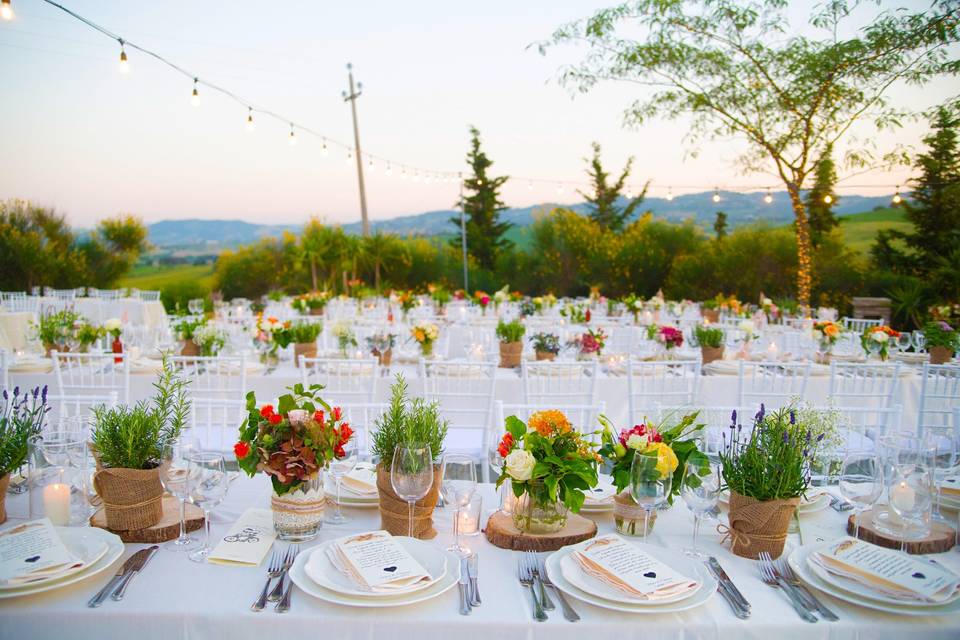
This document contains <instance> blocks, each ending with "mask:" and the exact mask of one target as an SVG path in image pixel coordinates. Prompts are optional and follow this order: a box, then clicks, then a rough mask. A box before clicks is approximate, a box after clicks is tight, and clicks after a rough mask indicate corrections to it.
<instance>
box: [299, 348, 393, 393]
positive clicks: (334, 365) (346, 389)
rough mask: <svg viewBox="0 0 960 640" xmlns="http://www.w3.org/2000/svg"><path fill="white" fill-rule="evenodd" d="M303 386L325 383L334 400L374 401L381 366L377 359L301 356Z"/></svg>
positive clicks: (326, 390)
mask: <svg viewBox="0 0 960 640" xmlns="http://www.w3.org/2000/svg"><path fill="white" fill-rule="evenodd" d="M300 375H301V379H302V381H303V386H305V387H309V386H310V385H311V384H322V385H323V386H324V390H323V393H324V396H325V397H329V398H330V401H331V402H335V403H337V404H344V403H347V402H360V403H363V402H373V401H374V400H375V399H376V397H377V384H378V381H379V380H380V365H379V364H377V359H376V358H350V359H344V358H300Z"/></svg>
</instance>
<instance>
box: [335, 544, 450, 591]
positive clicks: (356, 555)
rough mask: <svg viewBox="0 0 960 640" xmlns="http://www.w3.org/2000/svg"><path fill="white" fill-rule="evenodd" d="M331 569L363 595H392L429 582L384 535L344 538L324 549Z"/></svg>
mask: <svg viewBox="0 0 960 640" xmlns="http://www.w3.org/2000/svg"><path fill="white" fill-rule="evenodd" d="M327 556H328V557H329V558H330V561H331V563H333V566H335V567H337V569H339V570H340V571H342V572H343V573H345V574H346V575H347V576H348V577H350V578H351V579H352V580H353V581H354V582H355V583H356V584H357V585H359V587H360V588H361V589H363V590H365V591H382V592H396V591H402V590H407V589H409V588H411V587H414V586H417V585H418V584H419V583H421V582H430V581H431V580H432V578H431V577H430V574H429V573H427V571H426V569H424V568H423V567H422V566H421V565H420V563H419V562H417V560H416V559H415V558H414V557H413V556H412V555H410V553H409V552H408V551H407V550H406V549H405V548H404V547H403V545H401V544H400V543H399V542H398V541H397V539H396V538H394V537H393V536H391V535H390V534H389V533H388V532H387V531H373V532H371V533H363V534H359V535H353V536H347V537H345V538H341V539H339V540H336V541H334V542H333V543H332V544H331V545H330V546H329V547H327Z"/></svg>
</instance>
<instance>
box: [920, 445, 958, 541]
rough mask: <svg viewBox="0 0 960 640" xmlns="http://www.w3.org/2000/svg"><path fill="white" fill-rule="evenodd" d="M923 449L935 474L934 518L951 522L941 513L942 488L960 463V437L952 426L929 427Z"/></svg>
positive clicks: (928, 464) (931, 470)
mask: <svg viewBox="0 0 960 640" xmlns="http://www.w3.org/2000/svg"><path fill="white" fill-rule="evenodd" d="M923 451H924V454H925V455H926V456H927V461H926V465H927V467H928V468H929V469H930V472H931V474H932V475H933V482H934V489H935V490H936V500H935V502H934V505H933V515H932V518H933V519H934V520H937V521H938V522H945V523H947V522H949V520H947V518H945V517H943V514H941V513H940V498H941V489H942V487H943V483H944V481H945V480H946V479H947V477H948V476H950V474H951V473H953V472H954V471H955V469H956V467H957V464H958V463H960V438H958V437H957V435H956V434H955V432H954V430H953V428H952V427H941V428H937V427H927V429H926V432H925V433H924V436H923Z"/></svg>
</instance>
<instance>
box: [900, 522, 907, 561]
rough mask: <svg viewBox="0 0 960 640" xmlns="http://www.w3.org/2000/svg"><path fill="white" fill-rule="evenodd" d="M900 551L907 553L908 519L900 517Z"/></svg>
mask: <svg viewBox="0 0 960 640" xmlns="http://www.w3.org/2000/svg"><path fill="white" fill-rule="evenodd" d="M900 551H901V552H904V553H906V551H907V519H906V518H904V517H903V516H901V517H900Z"/></svg>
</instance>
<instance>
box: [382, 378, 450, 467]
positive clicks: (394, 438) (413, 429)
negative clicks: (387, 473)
mask: <svg viewBox="0 0 960 640" xmlns="http://www.w3.org/2000/svg"><path fill="white" fill-rule="evenodd" d="M390 392H391V395H390V406H389V407H388V408H387V410H386V411H385V412H384V414H383V415H381V416H380V417H379V418H377V419H376V420H375V421H374V425H375V427H376V429H375V430H374V432H373V433H372V435H371V439H372V445H371V452H372V453H373V455H374V456H375V457H377V458H378V459H379V460H380V464H382V465H383V466H384V467H385V468H387V469H389V468H390V465H391V464H392V463H393V452H394V451H395V450H396V448H397V445H401V444H403V445H407V444H427V445H429V446H430V453H432V454H433V460H434V462H436V461H438V460H439V459H440V457H441V456H442V455H443V441H444V440H445V439H446V437H447V430H448V428H449V425H448V423H447V421H446V420H443V419H442V418H441V417H440V405H439V404H438V403H436V402H427V401H426V400H424V399H423V398H414V399H413V400H408V399H407V382H406V380H404V378H403V376H402V375H401V374H399V373H398V374H397V378H396V382H394V383H393V386H392V387H391V389H390Z"/></svg>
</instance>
